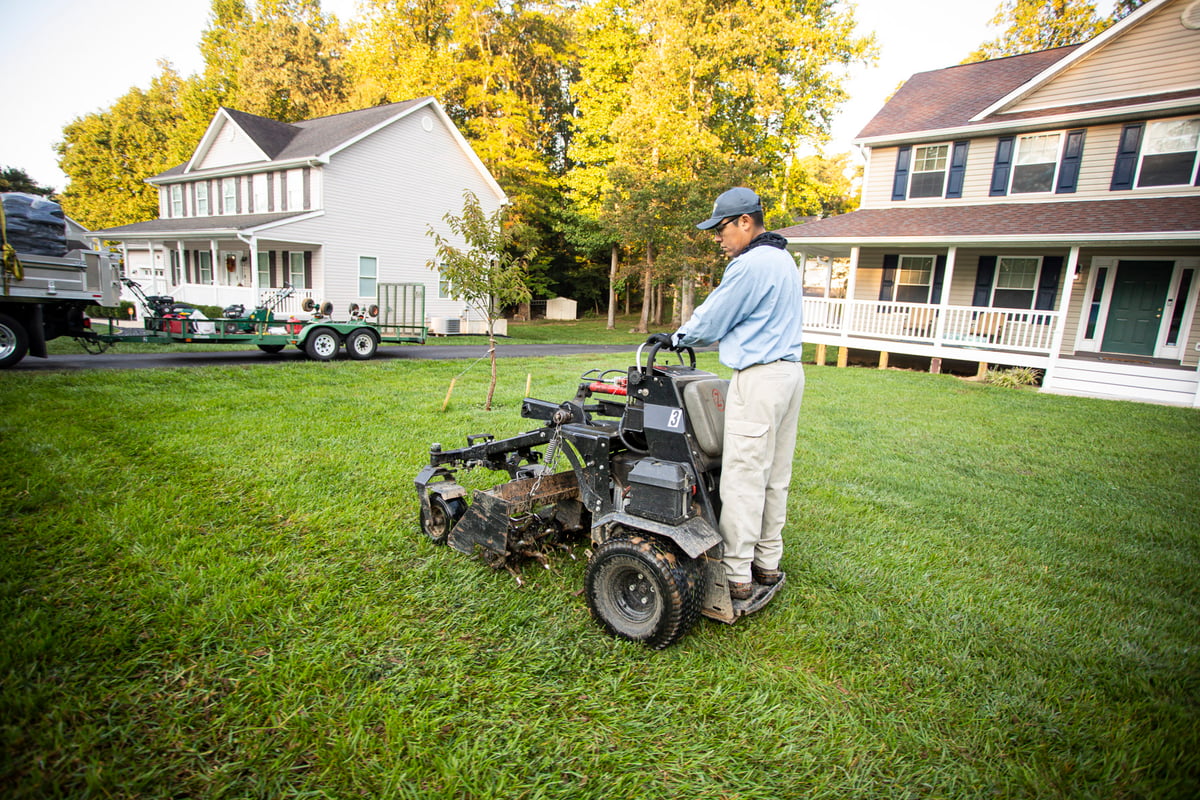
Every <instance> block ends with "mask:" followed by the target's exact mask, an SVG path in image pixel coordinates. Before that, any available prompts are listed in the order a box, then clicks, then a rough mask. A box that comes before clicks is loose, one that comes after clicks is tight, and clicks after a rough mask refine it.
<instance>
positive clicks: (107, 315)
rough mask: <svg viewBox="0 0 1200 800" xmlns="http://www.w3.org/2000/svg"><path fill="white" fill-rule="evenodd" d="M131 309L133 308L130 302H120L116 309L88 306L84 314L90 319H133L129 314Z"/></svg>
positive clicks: (112, 307)
mask: <svg viewBox="0 0 1200 800" xmlns="http://www.w3.org/2000/svg"><path fill="white" fill-rule="evenodd" d="M131 308H133V301H132V300H122V301H121V303H120V305H118V306H116V307H114V306H88V307H87V309H85V311H84V313H86V314H87V315H88V316H89V317H91V318H92V319H132V318H133V317H132V316H131V315H130V313H129V309H131Z"/></svg>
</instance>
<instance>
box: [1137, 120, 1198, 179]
mask: <svg viewBox="0 0 1200 800" xmlns="http://www.w3.org/2000/svg"><path fill="white" fill-rule="evenodd" d="M1198 144H1200V119H1168V120H1160V121H1158V122H1151V123H1149V124H1148V125H1147V126H1146V142H1145V144H1144V145H1142V157H1141V165H1140V166H1139V169H1138V180H1137V185H1138V186H1139V187H1141V186H1173V185H1178V184H1191V183H1192V182H1193V181H1194V180H1195V177H1196V152H1197V147H1198Z"/></svg>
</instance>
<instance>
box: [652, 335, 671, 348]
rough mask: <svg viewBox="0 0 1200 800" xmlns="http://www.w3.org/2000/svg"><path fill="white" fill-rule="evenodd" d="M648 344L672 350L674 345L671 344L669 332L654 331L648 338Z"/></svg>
mask: <svg viewBox="0 0 1200 800" xmlns="http://www.w3.org/2000/svg"><path fill="white" fill-rule="evenodd" d="M646 344H650V345H657V346H658V347H659V349H661V350H672V349H674V345H672V344H671V335H670V334H667V333H652V334H650V336H649V338H647V339H646Z"/></svg>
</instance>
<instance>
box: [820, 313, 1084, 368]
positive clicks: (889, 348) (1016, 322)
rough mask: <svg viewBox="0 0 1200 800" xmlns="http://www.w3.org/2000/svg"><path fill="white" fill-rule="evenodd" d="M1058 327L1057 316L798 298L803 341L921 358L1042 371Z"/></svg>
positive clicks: (1059, 315)
mask: <svg viewBox="0 0 1200 800" xmlns="http://www.w3.org/2000/svg"><path fill="white" fill-rule="evenodd" d="M1062 326H1063V316H1062V313H1061V312H1058V311H1031V310H1023V309H1002V308H979V307H974V306H952V305H936V306H935V305H929V304H924V303H897V302H888V301H878V300H845V299H838V298H825V297H806V298H805V299H804V335H805V340H806V341H809V342H812V343H814V344H817V345H827V346H835V347H845V348H853V349H859V350H878V351H880V352H888V353H905V354H908V355H914V356H921V357H925V358H946V359H958V360H962V361H980V362H986V363H997V364H1005V365H1009V366H1020V367H1035V368H1038V369H1046V368H1047V367H1048V366H1049V365H1050V356H1051V354H1052V353H1053V352H1054V351H1055V347H1056V346H1057V343H1059V342H1061V341H1062Z"/></svg>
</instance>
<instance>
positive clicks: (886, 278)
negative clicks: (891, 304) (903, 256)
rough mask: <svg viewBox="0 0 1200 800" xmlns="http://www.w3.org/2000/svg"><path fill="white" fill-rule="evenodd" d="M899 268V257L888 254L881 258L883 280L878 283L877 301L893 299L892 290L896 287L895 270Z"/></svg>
mask: <svg viewBox="0 0 1200 800" xmlns="http://www.w3.org/2000/svg"><path fill="white" fill-rule="evenodd" d="M899 266H900V256H898V255H896V254H895V253H889V254H888V255H885V256H884V257H883V280H882V281H880V283H879V299H880V300H885V301H891V300H894V299H895V298H894V297H893V296H892V295H893V290H894V289H895V287H896V268H897V267H899Z"/></svg>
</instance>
